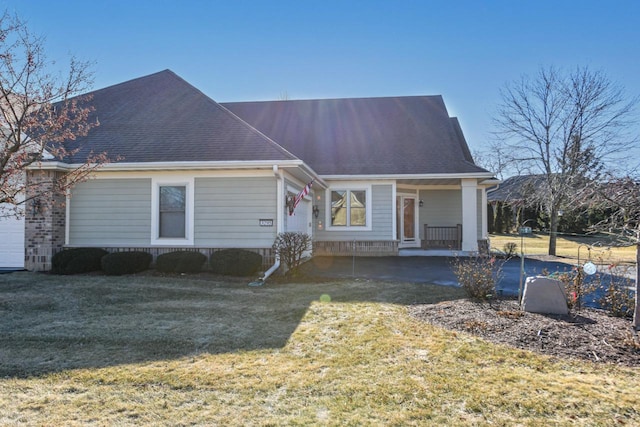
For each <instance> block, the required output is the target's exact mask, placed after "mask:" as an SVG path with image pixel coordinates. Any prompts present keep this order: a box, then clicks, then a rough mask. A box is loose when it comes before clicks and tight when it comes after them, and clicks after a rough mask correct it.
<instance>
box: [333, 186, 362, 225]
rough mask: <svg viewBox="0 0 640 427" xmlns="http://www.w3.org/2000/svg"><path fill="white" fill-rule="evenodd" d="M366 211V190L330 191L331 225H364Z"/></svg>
mask: <svg viewBox="0 0 640 427" xmlns="http://www.w3.org/2000/svg"><path fill="white" fill-rule="evenodd" d="M367 213H368V209H367V191H366V190H332V191H331V226H332V227H366V226H367V225H368V222H367Z"/></svg>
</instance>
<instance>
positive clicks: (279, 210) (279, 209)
mask: <svg viewBox="0 0 640 427" xmlns="http://www.w3.org/2000/svg"><path fill="white" fill-rule="evenodd" d="M273 174H274V175H275V176H276V236H277V235H278V234H280V233H281V232H282V223H283V221H284V215H283V214H284V204H283V203H281V202H282V201H283V200H284V177H283V175H282V171H281V170H279V169H278V165H273ZM278 268H280V255H279V254H276V259H275V262H274V263H273V265H272V266H271V268H269V269H268V270H267V271H266V272H265V273H264V275H263V276H262V277H261V278H259V279H258V280H256V281H255V282H251V283H249V286H262V285H264V282H265V281H266V280H267V279H268V278H269V276H271V275H272V274H273V273H274V272H275V271H276V270H277V269H278Z"/></svg>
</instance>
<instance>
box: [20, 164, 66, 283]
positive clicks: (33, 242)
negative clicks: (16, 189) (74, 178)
mask: <svg viewBox="0 0 640 427" xmlns="http://www.w3.org/2000/svg"><path fill="white" fill-rule="evenodd" d="M58 179H64V172H57V171H50V170H34V171H29V172H27V188H28V189H29V190H27V197H32V196H33V195H34V194H37V195H36V196H35V198H34V199H32V200H30V201H28V202H27V203H26V206H25V233H24V239H25V242H24V250H25V259H24V261H25V262H24V266H25V268H26V269H27V270H29V271H49V270H51V258H52V257H53V255H54V254H55V253H56V252H58V251H59V250H60V249H61V248H62V247H63V245H64V238H65V217H66V212H65V201H66V200H65V196H64V194H59V193H58V192H56V191H55V182H56V181H57V180H58Z"/></svg>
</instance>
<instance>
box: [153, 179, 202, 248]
mask: <svg viewBox="0 0 640 427" xmlns="http://www.w3.org/2000/svg"><path fill="white" fill-rule="evenodd" d="M151 182H152V192H151V244H152V245H162V246H167V245H178V246H185V245H193V244H194V221H195V216H194V210H195V209H194V200H195V194H194V192H195V185H194V183H195V180H194V178H193V177H191V176H179V175H176V176H173V177H171V176H167V177H164V176H161V177H153V178H152V179H151Z"/></svg>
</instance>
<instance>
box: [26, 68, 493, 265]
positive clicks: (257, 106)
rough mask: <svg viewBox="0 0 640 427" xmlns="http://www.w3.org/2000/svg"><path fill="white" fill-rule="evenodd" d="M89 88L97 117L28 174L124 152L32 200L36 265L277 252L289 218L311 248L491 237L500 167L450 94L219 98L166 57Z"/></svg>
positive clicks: (59, 170)
mask: <svg viewBox="0 0 640 427" xmlns="http://www.w3.org/2000/svg"><path fill="white" fill-rule="evenodd" d="M92 96H93V99H92V104H93V105H94V107H95V113H94V114H95V117H97V118H98V120H99V121H100V126H99V127H97V128H94V129H92V130H91V131H90V133H89V134H88V135H87V136H86V137H82V138H78V139H77V140H75V141H70V142H69V145H70V149H71V150H75V149H77V151H74V154H73V155H72V156H70V157H69V158H65V159H57V160H50V161H43V162H42V163H41V164H40V165H39V167H37V168H33V169H32V170H30V172H29V174H28V180H30V181H32V182H37V181H38V180H41V179H42V177H43V176H45V175H46V176H56V177H58V178H60V179H64V174H65V171H67V170H68V169H69V168H70V167H73V166H74V165H78V164H81V163H82V162H83V159H84V158H86V157H87V155H88V154H89V153H90V152H94V153H97V152H102V151H107V152H108V153H109V154H110V155H112V156H113V157H115V156H119V159H118V160H115V161H113V162H112V163H109V164H107V165H105V166H103V167H102V168H101V169H99V171H98V172H96V174H95V177H94V178H93V179H91V180H89V181H86V182H83V183H81V184H78V185H77V186H75V187H74V188H73V190H72V191H71V193H70V194H68V195H67V197H66V200H64V199H60V200H56V201H52V200H47V201H41V203H42V204H43V209H40V210H39V211H38V212H31V211H30V210H29V209H27V218H26V226H25V228H26V232H25V246H26V248H25V252H26V258H25V259H26V267H27V268H28V269H31V270H47V269H49V268H50V263H51V256H52V255H53V254H54V253H55V252H56V251H59V250H60V249H61V248H65V247H83V246H91V247H103V248H107V249H108V250H114V251H115V250H129V249H133V248H135V249H143V250H147V251H149V252H151V253H153V254H154V255H157V254H159V253H162V252H166V251H169V250H174V249H176V248H189V249H194V250H199V251H202V252H203V253H210V252H211V251H215V250H218V249H222V248H246V249H250V250H254V251H256V252H259V253H261V254H263V255H264V256H265V257H266V258H267V259H273V254H272V250H271V246H272V244H273V241H274V239H275V237H276V235H277V233H280V232H283V231H300V232H305V233H308V234H310V235H312V237H313V244H314V253H315V254H337V255H341V254H348V255H351V254H353V253H355V254H357V255H397V254H399V253H401V252H402V251H404V250H408V249H414V250H415V249H431V248H444V249H451V250H462V251H471V252H473V251H477V250H478V248H479V245H482V244H483V243H484V242H485V241H486V238H487V228H486V224H487V209H486V206H487V199H486V191H485V190H486V188H487V187H489V186H492V185H495V183H496V181H495V180H493V175H492V174H491V173H490V172H488V171H487V170H485V169H483V168H480V167H478V166H476V165H475V164H474V162H473V159H472V157H471V155H470V152H469V148H468V146H467V143H466V141H465V139H464V136H463V134H462V130H461V128H460V125H459V123H458V120H457V119H456V118H451V117H449V115H448V113H447V109H446V107H445V105H444V102H443V100H442V97H440V96H413V97H390V98H359V99H327V100H304V101H272V102H240V103H223V104H219V103H216V102H215V101H213V100H212V99H211V98H209V97H207V96H205V95H204V94H203V93H202V92H200V91H199V90H198V89H196V88H195V87H193V86H191V85H190V84H188V83H187V82H186V81H184V80H183V79H181V78H180V77H178V76H177V75H176V74H174V73H173V72H171V71H168V70H166V71H162V72H159V73H156V74H152V75H149V76H145V77H141V78H138V79H135V80H131V81H128V82H124V83H121V84H118V85H115V86H110V87H107V88H104V89H100V90H97V91H95V92H93V93H92ZM311 182H312V187H311V192H310V193H309V194H308V195H306V196H305V197H304V198H303V199H302V201H301V202H300V203H299V204H298V205H297V206H296V208H295V210H293V214H292V215H289V211H290V208H291V207H292V206H291V203H290V200H291V199H292V196H295V195H297V194H298V193H299V192H300V191H301V189H302V188H304V186H305V185H306V184H308V183H311ZM60 197H61V198H62V196H60Z"/></svg>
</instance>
